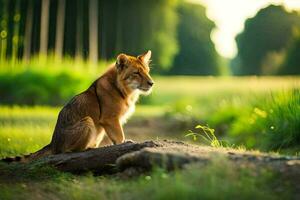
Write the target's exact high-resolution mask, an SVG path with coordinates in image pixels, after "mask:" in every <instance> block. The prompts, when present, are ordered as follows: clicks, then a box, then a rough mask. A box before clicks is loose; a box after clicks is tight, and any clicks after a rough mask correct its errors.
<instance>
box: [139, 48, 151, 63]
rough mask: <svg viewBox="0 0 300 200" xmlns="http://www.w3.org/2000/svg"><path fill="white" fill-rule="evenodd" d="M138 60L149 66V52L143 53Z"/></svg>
mask: <svg viewBox="0 0 300 200" xmlns="http://www.w3.org/2000/svg"><path fill="white" fill-rule="evenodd" d="M138 59H140V60H141V61H143V62H144V63H146V64H149V63H150V62H151V60H150V59H151V51H150V50H148V51H147V52H146V53H144V54H143V55H140V56H138Z"/></svg>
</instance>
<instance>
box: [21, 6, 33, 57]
mask: <svg viewBox="0 0 300 200" xmlns="http://www.w3.org/2000/svg"><path fill="white" fill-rule="evenodd" d="M32 21H33V0H28V5H27V15H26V23H25V36H24V51H23V58H24V59H25V60H27V61H28V60H29V59H30V55H31V37H32V25H33V24H32Z"/></svg>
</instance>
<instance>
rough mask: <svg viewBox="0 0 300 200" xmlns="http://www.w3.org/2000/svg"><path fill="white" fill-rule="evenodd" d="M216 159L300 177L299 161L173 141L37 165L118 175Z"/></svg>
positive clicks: (76, 155) (60, 156) (98, 151)
mask: <svg viewBox="0 0 300 200" xmlns="http://www.w3.org/2000/svg"><path fill="white" fill-rule="evenodd" d="M216 157H225V158H226V159H229V160H232V161H233V162H235V163H236V164H242V163H245V162H248V163H254V164H255V165H258V166H266V167H267V166H268V167H272V168H273V169H275V170H277V171H280V170H285V171H286V170H289V171H292V172H293V174H297V175H299V177H300V158H299V157H286V156H278V155H270V154H263V153H259V154H257V153H253V152H248V151H238V150H234V149H228V148H212V147H206V146H198V145H190V144H185V143H183V142H174V141H165V140H164V141H146V142H142V143H135V142H126V143H123V144H119V145H112V146H107V147H101V148H97V149H91V150H87V151H84V152H74V153H64V154H57V155H51V156H47V157H45V158H43V159H40V160H38V161H36V162H38V163H39V164H42V165H51V166H53V167H55V168H56V169H58V170H61V171H65V172H72V173H81V172H86V171H92V172H95V173H97V174H107V173H115V172H120V171H123V170H126V169H128V168H141V169H145V170H148V169H151V168H152V167H153V166H160V167H164V168H166V169H168V170H172V169H174V168H181V167H183V166H185V165H186V164H189V163H195V162H198V163H203V164H206V163H208V162H210V161H212V160H213V159H214V158H216Z"/></svg>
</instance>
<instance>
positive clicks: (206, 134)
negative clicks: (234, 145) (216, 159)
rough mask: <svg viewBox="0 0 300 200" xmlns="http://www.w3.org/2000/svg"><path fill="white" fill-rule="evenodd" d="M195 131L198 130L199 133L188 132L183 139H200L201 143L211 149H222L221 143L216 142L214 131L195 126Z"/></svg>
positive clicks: (205, 127) (206, 127)
mask: <svg viewBox="0 0 300 200" xmlns="http://www.w3.org/2000/svg"><path fill="white" fill-rule="evenodd" d="M195 129H198V130H199V132H193V131H191V130H190V131H189V133H188V134H186V135H185V137H193V140H195V141H196V140H197V139H198V138H202V139H203V141H204V142H205V143H207V144H209V145H210V146H212V147H223V146H224V144H223V141H220V140H218V138H217V137H216V135H215V129H212V128H209V127H208V126H202V125H197V126H196V127H195Z"/></svg>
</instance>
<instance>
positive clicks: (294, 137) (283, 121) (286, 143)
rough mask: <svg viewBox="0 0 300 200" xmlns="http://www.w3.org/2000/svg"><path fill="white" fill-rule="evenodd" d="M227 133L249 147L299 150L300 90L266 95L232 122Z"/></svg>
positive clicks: (234, 139)
mask: <svg viewBox="0 0 300 200" xmlns="http://www.w3.org/2000/svg"><path fill="white" fill-rule="evenodd" d="M229 136H231V138H232V139H233V141H235V142H238V143H244V142H245V141H248V142H246V146H248V147H249V148H253V147H257V148H261V149H265V150H281V149H284V148H296V149H298V150H300V89H294V90H289V91H283V92H279V93H276V94H271V95H270V96H267V97H266V98H265V99H264V100H263V101H262V102H257V103H256V105H254V106H253V107H252V109H248V112H247V113H245V114H244V115H242V116H240V117H239V118H238V119H237V120H236V121H235V122H233V124H232V126H231V129H230V130H229Z"/></svg>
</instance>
